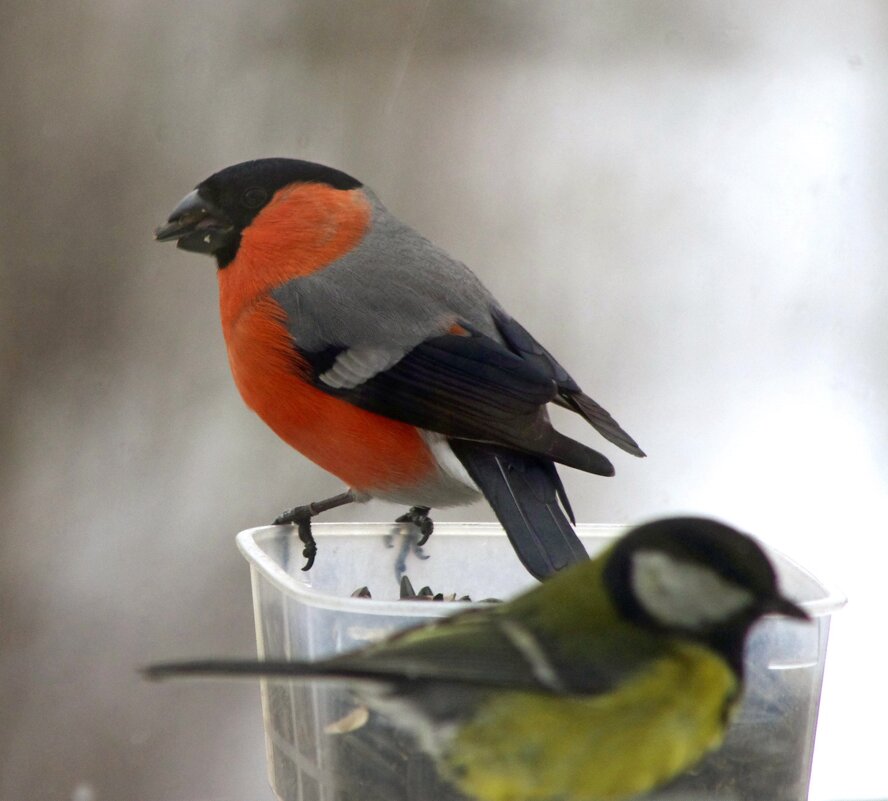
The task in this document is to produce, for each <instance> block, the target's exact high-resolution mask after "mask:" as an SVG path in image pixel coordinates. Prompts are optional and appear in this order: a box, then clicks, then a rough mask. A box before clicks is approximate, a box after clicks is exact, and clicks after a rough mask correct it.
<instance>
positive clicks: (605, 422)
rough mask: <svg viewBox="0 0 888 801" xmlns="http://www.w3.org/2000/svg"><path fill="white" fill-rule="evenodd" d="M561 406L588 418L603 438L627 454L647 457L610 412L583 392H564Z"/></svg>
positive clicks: (587, 420)
mask: <svg viewBox="0 0 888 801" xmlns="http://www.w3.org/2000/svg"><path fill="white" fill-rule="evenodd" d="M556 403H558V401H556ZM561 405H564V406H566V407H567V408H568V409H573V410H574V411H575V412H576V413H577V414H579V415H581V416H582V417H584V418H586V422H588V423H590V424H591V425H592V427H593V428H594V429H595V430H596V431H597V432H598V433H599V434H601V436H602V437H604V438H605V439H606V440H608V441H609V442H613V443H614V445H617V446H619V447H620V448H622V449H623V450H624V451H626V452H627V453H631V454H632V455H633V456H644V455H645V453H644V451H643V450H642V449H641V448H639V447H638V443H637V442H636V441H635V440H634V439H632V437H630V436H629V435H628V434H627V433H626V432H625V431H623V429H622V428H620V424H619V423H618V422H617V421H616V420H614V418H613V417H611V415H610V412H608V411H607V409H605V408H603V407H601V406H599V405H598V404H597V403H596V402H595V401H594V400H592V398H590V397H589V396H588V395H584V394H583V393H582V392H562V393H561Z"/></svg>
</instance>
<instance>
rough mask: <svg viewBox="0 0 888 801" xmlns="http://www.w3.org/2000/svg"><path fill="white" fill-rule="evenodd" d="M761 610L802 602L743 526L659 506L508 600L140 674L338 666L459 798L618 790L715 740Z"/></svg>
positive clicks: (514, 799)
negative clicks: (383, 634)
mask: <svg viewBox="0 0 888 801" xmlns="http://www.w3.org/2000/svg"><path fill="white" fill-rule="evenodd" d="M368 603H370V602H368ZM767 614H777V615H784V616H787V617H789V618H795V619H798V620H806V619H808V614H807V613H806V612H805V610H804V609H803V608H802V607H800V606H799V605H797V604H796V603H794V602H793V601H792V600H790V599H789V598H787V597H786V596H785V595H784V594H783V593H782V592H781V591H780V589H779V588H778V585H777V579H776V577H775V573H774V569H773V567H772V565H771V563H770V561H769V560H768V558H767V557H766V556H765V554H764V553H763V551H762V549H761V548H760V546H759V545H758V544H757V543H756V542H755V541H754V540H753V539H751V538H750V537H748V536H746V535H745V534H741V533H740V532H739V531H736V530H735V529H733V528H731V527H730V526H727V525H725V524H723V523H720V522H718V521H715V520H711V519H708V518H668V519H663V520H657V521H653V522H651V523H645V524H643V525H640V526H638V527H636V528H634V529H632V530H631V531H629V532H628V533H627V534H625V535H624V536H623V537H622V538H620V539H619V540H617V541H616V542H615V543H614V544H612V545H611V546H610V547H609V548H607V549H606V550H605V551H603V552H602V553H601V554H600V555H599V556H597V557H596V558H594V559H592V560H587V561H585V562H583V563H582V564H578V565H574V566H572V567H571V568H570V569H568V570H564V571H563V572H561V573H559V574H558V575H556V576H553V577H551V578H550V579H548V580H547V581H545V582H543V583H542V584H541V585H538V586H537V587H535V588H534V589H532V590H530V591H529V592H527V593H525V594H524V595H520V596H518V597H516V598H514V599H513V600H511V601H508V602H506V603H503V604H497V605H493V606H481V605H478V606H477V607H476V608H474V609H470V610H468V611H466V612H461V613H457V614H456V615H454V616H451V617H446V618H439V619H437V620H436V621H435V622H433V623H431V624H426V625H424V626H420V627H417V628H412V629H407V630H403V631H399V632H396V633H395V634H393V635H391V636H390V637H389V638H388V639H386V640H383V641H382V642H380V643H378V644H375V645H372V646H369V647H366V648H363V649H361V650H358V651H353V652H351V653H344V654H339V655H337V656H333V657H330V658H327V659H323V660H320V661H316V662H287V661H281V662H256V661H231V660H203V661H197V662H185V663H171V664H163V665H156V666H154V667H152V668H149V669H148V670H147V671H146V673H147V675H148V676H150V677H153V678H163V677H165V676H175V675H179V676H181V675H216V676H237V675H240V676H274V677H278V678H283V679H288V678H289V679H296V680H306V679H311V678H320V679H324V680H328V679H338V680H340V681H344V682H346V683H347V684H348V685H350V686H351V687H353V688H354V690H355V693H356V694H357V695H358V696H359V698H360V699H361V700H362V701H363V702H364V703H365V704H366V705H367V706H368V707H370V709H372V710H375V711H377V712H380V713H382V714H383V715H385V716H387V717H388V718H389V719H390V720H391V722H392V723H393V724H395V725H398V726H400V727H402V728H405V729H407V730H409V731H411V732H412V733H413V734H414V735H415V736H416V739H417V741H418V743H419V744H420V745H421V746H422V747H423V748H424V749H425V750H426V751H428V752H429V753H430V754H431V755H432V756H433V757H434V758H435V760H436V764H437V765H438V768H439V771H440V773H441V774H442V775H443V776H444V777H446V778H447V779H449V780H450V781H451V782H452V783H454V784H455V785H456V786H457V787H458V788H459V789H460V790H461V791H462V792H463V793H465V794H466V795H468V796H470V797H472V798H476V799H479V801H621V799H627V798H634V797H635V796H637V795H638V794H640V793H645V792H647V791H649V790H652V789H653V788H655V787H657V786H659V785H661V784H662V783H664V782H666V781H668V780H669V779H671V778H673V777H674V776H676V775H678V774H679V773H681V772H683V771H684V770H686V769H687V768H689V767H691V766H692V765H694V764H695V763H696V762H697V761H698V760H699V759H700V758H701V757H702V756H703V755H704V754H705V753H706V752H707V751H709V750H711V749H713V748H715V747H717V746H718V745H719V744H720V743H721V742H722V740H723V738H724V735H725V731H726V728H727V726H728V725H729V724H730V722H731V719H732V717H733V713H734V711H735V710H736V708H737V706H738V702H739V700H740V698H741V694H742V689H743V658H744V648H745V643H746V638H747V634H748V633H749V631H750V629H751V627H752V626H753V625H754V624H755V623H756V621H758V620H759V618H761V617H762V616H763V615H767ZM376 758H377V759H379V758H380V757H379V756H377V757H376ZM349 765H350V766H351V763H349ZM716 795H717V796H719V797H721V793H720V792H715V791H714V788H713V796H712V797H715V796H716ZM670 797H671V796H670ZM676 797H681V796H680V795H679V796H676ZM695 797H696V796H695ZM699 797H700V798H702V797H703V796H702V795H701V796H699ZM706 797H709V796H706Z"/></svg>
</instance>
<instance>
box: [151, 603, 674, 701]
mask: <svg viewBox="0 0 888 801" xmlns="http://www.w3.org/2000/svg"><path fill="white" fill-rule="evenodd" d="M473 618H475V619H476V620H477V623H476V622H475V620H473ZM600 639H601V642H600V644H596V642H595V640H594V638H593V639H592V640H591V641H590V644H589V647H587V648H584V649H583V651H582V653H581V654H579V655H574V657H573V658H572V659H571V660H570V661H567V660H560V661H557V660H555V659H553V658H551V656H550V653H551V651H550V648H549V646H550V643H546V642H542V641H540V639H539V638H538V637H537V636H536V635H535V634H534V633H533V632H531V631H530V629H529V628H527V627H526V626H524V625H523V624H521V623H520V622H518V621H515V620H512V619H509V618H506V617H497V616H491V615H487V614H485V613H484V612H482V613H476V612H468V613H465V614H463V615H457V616H455V617H453V618H447V619H445V620H444V621H443V622H442V623H440V624H437V625H433V626H424V627H421V628H418V629H411V630H409V631H407V632H405V633H404V634H403V635H402V636H400V637H395V638H393V639H390V640H387V641H386V642H384V643H382V644H381V645H379V646H376V647H371V648H367V649H364V650H362V651H357V652H355V653H351V654H344V655H342V656H338V657H334V658H332V659H328V660H322V661H319V662H256V661H248V660H199V661H193V662H178V663H166V664H158V665H153V666H151V667H149V668H148V669H147V670H146V671H144V672H145V674H146V675H147V676H148V677H149V678H155V679H159V678H166V677H169V676H181V675H202V676H232V677H233V676H275V677H280V678H293V679H298V678H336V679H344V680H346V681H351V682H358V683H359V682H371V683H383V684H387V685H394V686H395V687H396V688H398V689H399V690H401V691H407V690H408V689H409V688H411V687H416V686H418V685H422V686H435V685H442V684H446V685H461V686H464V687H469V688H479V689H508V690H521V691H532V692H546V693H553V694H556V695H578V694H579V695H597V694H601V693H606V692H610V691H612V690H614V689H615V688H616V687H617V686H618V685H619V684H621V683H622V682H625V681H628V680H630V679H631V678H632V677H633V676H634V675H635V674H636V673H637V672H638V671H639V670H642V669H644V667H646V666H648V665H649V664H650V662H651V660H653V659H655V658H657V656H659V655H660V654H659V653H658V652H657V651H656V650H655V649H654V648H648V649H643V650H639V651H637V652H634V651H633V650H632V649H628V648H621V649H618V651H616V652H615V651H614V649H613V647H612V646H613V643H612V642H609V641H607V640H605V638H604V637H603V636H602V637H601V638H600ZM607 646H610V647H607Z"/></svg>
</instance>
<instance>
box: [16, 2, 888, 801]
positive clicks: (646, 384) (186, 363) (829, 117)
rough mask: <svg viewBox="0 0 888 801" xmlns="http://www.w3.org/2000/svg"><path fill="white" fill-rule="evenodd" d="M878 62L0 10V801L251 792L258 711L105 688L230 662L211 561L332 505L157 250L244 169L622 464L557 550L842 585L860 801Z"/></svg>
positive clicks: (539, 28) (752, 34) (712, 26)
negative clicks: (504, 330) (446, 289)
mask: <svg viewBox="0 0 888 801" xmlns="http://www.w3.org/2000/svg"><path fill="white" fill-rule="evenodd" d="M886 44H888V6H886V4H885V3H881V2H846V3H835V2H787V1H785V0H778V1H776V2H775V1H774V0H770V1H769V2H764V1H761V2H748V3H742V4H741V3H728V2H670V3H665V2H618V1H617V0H614V2H590V1H589V0H586V1H585V2H558V1H555V2H546V3H534V2H494V0H474V1H470V0H462V1H461V2H447V1H446V0H416V2H411V1H409V0H403V1H402V2H394V1H393V2H360V3H358V2H352V3H350V2H342V1H334V0H312V1H311V2H298V1H297V0H292V1H291V2H280V1H278V2H269V3H256V2H247V1H246V0H231V2H227V3H222V4H220V3H218V2H209V1H208V0H196V1H195V2H191V3H171V2H167V1H166V0H161V1H160V2H139V1H138V0H106V2H101V0H85V2H82V3H48V2H40V1H39V0H27V1H25V0H6V1H5V2H4V3H3V5H2V7H0V86H2V98H3V106H2V111H0V126H2V128H0V149H2V151H0V152H2V158H0V187H2V192H0V227H2V237H0V282H2V284H0V326H2V327H0V359H2V377H0V405H2V414H0V431H2V443H0V444H2V453H3V460H2V464H0V479H2V485H0V499H2V511H3V519H4V520H5V521H6V522H5V524H4V526H3V534H2V536H0V801H26V800H27V801H35V800H37V801H42V800H43V799H55V800H56V801H68V800H69V799H70V801H106V800H108V801H111V800H114V801H117V800H118V799H139V800H140V801H210V800H211V799H212V801H242V800H243V799H257V800H260V801H268V799H270V798H271V792H270V790H269V789H268V787H267V784H266V779H265V774H264V753H263V740H262V732H261V720H260V712H259V699H258V691H257V689H256V687H255V686H253V685H252V684H249V683H247V684H234V685H225V686H222V685H212V686H204V685H199V684H192V683H188V684H184V685H176V686H172V685H163V686H154V685H147V684H145V683H143V682H142V681H141V680H140V679H139V678H138V676H137V675H136V673H135V668H136V666H138V665H141V664H144V663H146V662H148V661H151V660H155V659H159V658H168V657H174V656H188V655H196V654H205V653H226V654H242V655H248V654H250V653H252V652H253V648H254V644H253V643H254V641H253V622H252V611H251V604H250V588H249V580H248V569H247V566H246V564H245V563H244V562H243V561H242V559H241V557H240V556H239V555H238V553H237V551H236V549H235V546H234V535H235V534H236V532H237V531H239V530H240V529H243V528H245V527H249V526H252V525H258V524H261V523H265V522H267V521H269V520H270V519H271V518H272V517H273V516H274V515H275V514H277V513H278V512H279V511H280V510H281V509H283V508H285V507H287V506H290V505H292V504H294V503H297V502H305V501H307V500H310V499H313V498H317V497H320V496H324V495H327V494H332V493H333V492H336V491H338V490H339V485H338V484H337V482H336V480H335V479H333V478H332V477H330V476H327V475H325V474H323V473H322V472H321V471H320V470H319V469H318V468H316V467H314V466H313V465H311V464H310V463H308V462H306V461H305V460H304V459H303V458H302V457H301V456H299V455H298V454H296V453H295V452H292V451H290V450H289V449H288V448H287V447H286V446H285V445H284V444H283V443H281V442H279V441H278V440H277V439H276V438H275V436H274V435H273V434H272V433H271V432H270V431H268V430H266V429H265V427H264V426H263V424H262V423H261V422H260V421H259V419H258V418H256V417H255V416H254V415H252V414H251V413H250V412H249V411H247V410H246V409H245V408H244V407H243V405H242V403H241V401H240V398H239V396H238V395H237V392H236V390H235V388H234V386H233V384H232V381H231V379H230V376H229V374H228V366H227V361H226V357H225V352H224V346H223V343H222V338H221V333H220V331H219V323H218V320H217V310H216V303H217V298H216V285H215V278H214V274H213V273H214V266H213V263H212V262H211V261H210V260H209V259H207V258H205V257H198V256H196V255H193V254H185V253H183V252H181V251H177V250H175V249H174V248H173V247H171V246H161V245H156V244H154V243H153V242H152V235H151V232H152V228H153V227H154V226H155V225H157V224H159V223H160V222H162V221H164V219H165V217H166V215H167V214H168V212H169V211H170V210H171V208H172V206H173V205H174V204H175V203H176V202H177V201H178V200H179V199H180V198H181V197H182V195H184V194H185V193H186V192H187V191H188V190H189V189H190V188H191V187H192V186H194V184H196V183H197V182H199V181H200V180H202V179H203V178H205V177H206V176H207V175H209V174H210V173H211V172H214V171H215V170H217V169H219V168H221V167H223V166H226V165H228V164H231V163H234V162H237V161H241V160H244V159H248V158H254V157H259V156H268V155H290V156H297V157H303V158H308V159H312V160H316V161H321V162H326V163H329V164H331V165H335V166H337V167H340V168H342V169H344V170H346V171H348V172H351V173H352V174H354V175H356V176H358V177H359V178H361V179H362V180H364V181H366V182H367V183H368V184H369V185H371V186H372V187H373V188H374V189H375V190H376V191H377V192H378V193H379V194H380V196H381V197H382V198H383V199H384V201H385V202H386V203H387V204H388V205H389V207H390V208H392V209H393V210H394V211H395V212H396V213H398V214H399V215H400V216H401V217H402V218H404V219H405V220H406V221H408V222H409V223H411V224H412V225H414V226H415V227H416V228H418V229H419V230H420V231H422V232H423V233H425V234H426V235H427V236H429V237H430V238H431V239H433V240H434V241H436V242H437V243H439V244H440V245H442V246H444V247H445V248H447V249H448V250H450V251H451V252H452V253H453V254H454V255H456V256H458V257H459V258H461V259H462V260H464V261H466V262H467V263H468V264H469V265H470V266H472V267H473V268H474V269H475V270H476V272H478V273H479V275H480V276H481V278H482V280H483V281H484V282H485V283H486V284H487V285H488V286H489V287H490V288H491V289H492V290H493V291H494V292H495V293H496V294H497V295H498V296H499V298H500V299H501V300H502V302H503V303H504V305H505V306H506V307H507V308H508V309H510V310H511V311H512V312H513V313H514V314H515V315H516V316H517V317H519V318H520V319H521V320H522V322H523V323H524V324H525V325H526V326H527V327H528V328H529V329H530V330H531V331H533V332H534V333H535V334H536V335H537V337H538V338H539V339H540V340H541V341H542V342H543V343H545V344H546V345H547V346H548V347H549V349H550V350H552V351H553V352H554V353H555V354H556V355H557V356H558V357H559V359H560V360H561V361H562V362H563V363H564V364H565V365H566V366H567V367H568V368H569V369H570V370H571V372H572V373H573V374H574V375H575V376H576V378H577V379H578V380H579V381H580V382H581V383H582V384H583V386H584V387H585V388H586V389H587V390H588V391H589V393H590V394H591V395H592V396H593V397H595V398H596V399H597V400H599V401H600V402H601V403H602V404H603V405H605V406H606V407H607V408H608V409H610V410H611V411H612V412H613V413H614V415H615V416H616V417H617V419H618V420H620V421H621V422H622V423H623V424H624V425H625V427H626V428H627V429H628V430H629V431H630V432H631V433H632V434H633V435H634V436H635V437H636V438H637V439H638V440H639V442H640V443H641V445H642V446H643V447H644V448H645V449H646V450H647V452H648V453H649V454H650V456H649V458H648V459H646V460H644V461H640V460H634V459H632V458H631V457H628V456H625V455H623V454H621V453H619V452H616V449H614V448H611V447H609V446H607V445H606V443H602V442H601V441H600V440H599V441H598V442H597V444H598V445H604V447H603V450H605V451H606V452H607V453H608V454H609V455H610V456H611V457H612V458H613V460H614V462H615V464H616V468H617V475H616V477H615V478H613V479H610V480H603V479H598V478H595V477H590V476H585V475H579V474H575V473H572V472H571V471H569V470H564V471H563V474H564V478H565V481H566V483H567V486H568V491H569V492H570V494H571V498H572V499H573V503H574V507H575V509H576V511H577V513H578V517H579V518H580V520H581V521H584V522H594V521H603V522H604V521H606V522H610V521H627V522H631V521H637V520H640V519H643V518H648V517H651V516H654V515H658V514H661V513H665V512H672V511H695V512H705V513H712V514H716V515H718V516H720V517H722V518H724V519H726V520H729V521H731V522H733V523H735V524H737V525H740V526H742V527H744V528H746V529H747V530H749V531H751V532H754V533H756V534H757V535H759V536H760V537H762V538H763V539H765V540H766V541H768V542H770V543H772V544H773V545H776V546H777V547H779V548H781V549H782V550H784V551H786V552H788V553H789V554H790V555H792V556H794V557H795V558H797V559H798V560H799V561H801V562H802V563H803V564H805V565H808V566H809V567H810V568H811V569H813V570H814V572H815V573H820V574H823V575H826V576H827V577H828V578H830V579H833V580H835V581H836V582H837V583H838V584H839V585H840V586H842V587H843V588H844V589H845V590H846V591H847V592H848V594H849V595H850V596H851V597H852V604H851V605H850V606H849V608H848V609H847V610H845V611H844V612H842V613H841V614H840V615H839V616H838V618H837V619H836V622H835V625H834V627H833V639H832V644H831V649H832V653H831V656H830V660H829V663H828V667H827V681H826V686H825V691H824V692H825V695H824V702H823V707H822V714H821V726H820V732H819V735H818V746H817V754H816V761H815V767H814V780H813V789H812V798H814V799H836V798H852V797H853V798H875V797H878V796H881V797H884V796H885V795H886V794H888V778H886V774H885V770H884V767H883V764H882V763H883V757H884V754H883V753H882V750H883V746H884V735H877V734H876V733H875V732H876V731H877V729H876V728H875V726H876V725H877V724H876V723H875V722H873V723H868V721H884V719H885V717H886V716H888V709H886V702H885V693H884V689H883V688H884V663H885V657H886V650H885V637H884V612H885V609H886V603H885V597H884V589H883V586H884V577H883V564H884V562H883V561H882V557H883V555H884V547H885V546H884V544H883V543H884V542H885V534H886V531H885V529H886V525H885V523H886V519H888V514H886V513H888V498H886V491H885V486H886V477H888V455H886V448H885V442H886V419H888V417H886V414H885V408H886V406H888V360H886V345H885V338H886V333H885V331H886V322H885V320H886V301H888V290H886V277H885V276H886V267H885V262H886V258H888V228H886V219H888V218H886V212H888V192H886V169H888V161H886V147H885V133H884V131H885V128H886V124H888V63H886ZM563 428H564V429H565V430H566V431H567V432H568V433H571V434H573V435H575V436H580V437H583V438H584V439H586V441H587V442H590V443H593V444H594V443H595V442H596V437H595V436H594V434H593V432H592V431H591V430H587V429H585V428H584V426H583V425H582V423H581V422H579V421H565V422H564V424H563ZM398 513H400V510H398V509H396V508H395V507H392V506H387V505H385V504H382V503H374V504H369V505H366V506H363V507H360V508H347V509H345V510H343V511H342V513H341V514H339V515H338V516H337V514H330V515H329V516H328V518H327V519H331V520H334V519H355V520H365V519H373V520H388V519H391V518H392V516H393V515H395V514H398ZM438 519H442V520H443V519H454V520H456V519H464V520H475V519H481V520H490V519H492V515H491V512H490V511H489V509H488V508H487V507H486V506H484V505H483V504H478V505H476V506H474V507H471V508H468V509H464V510H456V511H451V512H446V513H439V515H438ZM868 727H869V728H868Z"/></svg>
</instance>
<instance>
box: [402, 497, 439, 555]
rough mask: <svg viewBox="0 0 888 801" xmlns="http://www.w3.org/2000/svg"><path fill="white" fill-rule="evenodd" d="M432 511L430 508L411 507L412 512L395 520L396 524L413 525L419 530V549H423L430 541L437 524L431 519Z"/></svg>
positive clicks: (417, 544)
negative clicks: (430, 513)
mask: <svg viewBox="0 0 888 801" xmlns="http://www.w3.org/2000/svg"><path fill="white" fill-rule="evenodd" d="M430 511H431V509H430V508H429V507H428V506H411V507H410V511H409V512H407V513H406V514H403V515H401V516H400V517H399V518H397V519H396V520H395V522H396V523H413V525H414V526H416V527H417V528H418V529H419V534H420V538H419V541H418V542H417V543H416V547H417V548H422V546H423V545H425V544H426V543H427V542H428V541H429V537H431V536H432V532H433V531H434V530H435V524H434V523H433V522H432V518H430V517H429V512H430Z"/></svg>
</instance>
